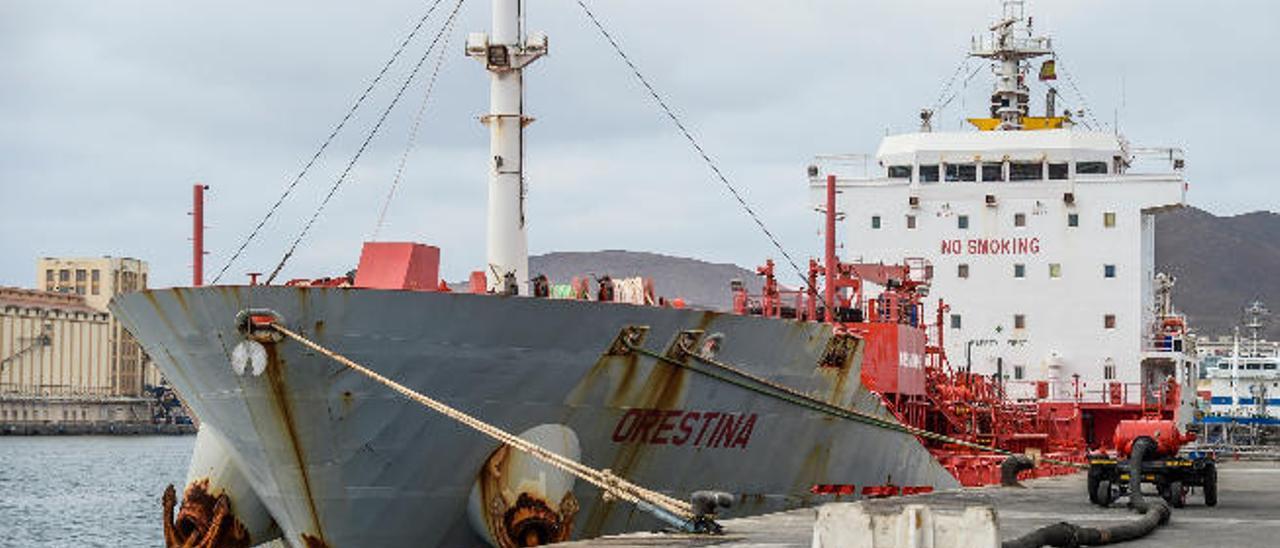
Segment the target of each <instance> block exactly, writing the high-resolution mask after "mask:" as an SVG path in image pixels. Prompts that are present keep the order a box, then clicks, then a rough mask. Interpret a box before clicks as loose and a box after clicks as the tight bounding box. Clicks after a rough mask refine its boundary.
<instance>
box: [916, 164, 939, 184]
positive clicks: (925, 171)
mask: <svg viewBox="0 0 1280 548" xmlns="http://www.w3.org/2000/svg"><path fill="white" fill-rule="evenodd" d="M920 182H922V183H936V182H938V164H932V165H927V166H920Z"/></svg>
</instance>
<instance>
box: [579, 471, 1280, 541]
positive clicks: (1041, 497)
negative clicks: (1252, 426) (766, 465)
mask: <svg viewBox="0 0 1280 548" xmlns="http://www.w3.org/2000/svg"><path fill="white" fill-rule="evenodd" d="M1218 470H1219V481H1220V484H1219V490H1220V491H1219V496H1218V497H1219V502H1218V506H1217V507H1214V508H1209V507H1206V506H1204V504H1203V500H1202V499H1201V498H1200V495H1199V492H1198V491H1197V492H1195V493H1193V494H1191V495H1190V496H1188V497H1187V506H1186V507H1185V508H1182V509H1177V510H1174V511H1173V517H1172V519H1171V520H1170V521H1169V524H1168V525H1166V526H1164V527H1160V528H1158V529H1156V530H1155V532H1153V533H1152V534H1151V535H1149V536H1147V537H1146V538H1143V539H1139V540H1137V541H1134V542H1129V543H1125V544H1123V546H1126V547H1133V548H1141V547H1161V548H1184V547H1185V548H1193V547H1194V548H1201V547H1205V546H1266V545H1269V544H1271V543H1272V542H1274V539H1276V538H1280V516H1278V515H1277V514H1276V509H1277V508H1280V462H1250V461H1224V462H1222V463H1220V467H1219V469H1218ZM1084 484H1085V475H1084V474H1073V475H1070V476H1057V477H1050V478H1042V479H1035V480H1030V481H1027V482H1024V485H1025V486H1026V487H1027V488H1026V489H1018V488H1001V487H984V488H970V489H962V490H957V491H946V492H938V493H930V494H927V495H917V496H913V497H900V498H896V499H883V500H878V501H873V502H871V503H870V504H873V505H877V506H886V507H891V506H899V505H902V504H904V503H907V502H911V503H927V504H930V505H933V506H935V507H941V508H959V507H962V506H966V505H972V504H990V505H992V506H993V507H995V508H996V511H997V515H998V518H999V524H1000V536H1001V538H1002V539H1003V540H1008V539H1011V538H1014V537H1017V536H1019V535H1022V534H1024V533H1027V532H1029V531H1031V530H1033V529H1036V528H1038V527H1041V526H1044V525H1048V524H1051V523H1056V522H1058V521H1069V522H1072V523H1077V524H1080V525H1103V524H1108V523H1114V522H1116V521H1120V520H1128V519H1131V516H1132V514H1131V513H1130V512H1129V511H1128V510H1125V509H1124V508H1123V507H1122V506H1119V505H1118V506H1115V507H1112V508H1110V509H1105V510H1104V509H1100V508H1098V507H1096V506H1093V505H1091V504H1089V501H1088V499H1087V498H1085V485H1084ZM814 517H815V511H814V510H813V509H801V510H792V511H788V512H779V513H776V514H768V515H764V516H758V517H751V518H739V519H728V520H725V521H723V522H722V525H724V527H725V530H726V532H727V534H725V535H724V536H719V537H693V536H684V535H670V534H653V533H635V534H628V535H617V536H611V537H604V538H599V539H593V540H585V541H579V542H571V543H566V544H560V545H558V546H566V547H570V546H572V547H588V546H590V547H610V548H632V547H636V548H638V547H652V546H716V547H746V546H752V547H760V546H770V547H774V546H805V547H807V546H810V545H811V542H812V537H813V523H814Z"/></svg>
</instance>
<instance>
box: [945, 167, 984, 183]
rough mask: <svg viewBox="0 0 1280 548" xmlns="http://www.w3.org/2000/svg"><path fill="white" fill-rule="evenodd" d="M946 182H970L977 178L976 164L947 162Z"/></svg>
mask: <svg viewBox="0 0 1280 548" xmlns="http://www.w3.org/2000/svg"><path fill="white" fill-rule="evenodd" d="M946 175H947V182H948V183H955V182H972V181H977V180H978V166H976V165H973V164H947V172H946Z"/></svg>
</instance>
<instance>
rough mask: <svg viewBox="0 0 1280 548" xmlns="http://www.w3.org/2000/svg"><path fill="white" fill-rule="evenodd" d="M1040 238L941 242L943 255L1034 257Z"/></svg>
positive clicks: (1037, 250)
mask: <svg viewBox="0 0 1280 548" xmlns="http://www.w3.org/2000/svg"><path fill="white" fill-rule="evenodd" d="M1038 253H1040V238H972V239H968V240H961V239H953V240H942V254H943V255H1036V254H1038Z"/></svg>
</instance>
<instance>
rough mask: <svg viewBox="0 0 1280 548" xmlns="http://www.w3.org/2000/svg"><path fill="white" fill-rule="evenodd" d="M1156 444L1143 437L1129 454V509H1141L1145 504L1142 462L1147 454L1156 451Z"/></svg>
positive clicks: (1135, 441) (1135, 442)
mask: <svg viewBox="0 0 1280 548" xmlns="http://www.w3.org/2000/svg"><path fill="white" fill-rule="evenodd" d="M1155 445H1156V442H1155V441H1154V440H1152V439H1151V438H1148V437H1146V436H1142V437H1140V438H1138V439H1136V440H1133V446H1132V447H1131V449H1130V452H1129V507H1130V508H1140V507H1141V506H1142V504H1143V499H1142V461H1143V459H1145V458H1146V456H1147V453H1148V452H1150V451H1151V450H1152V449H1155Z"/></svg>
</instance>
